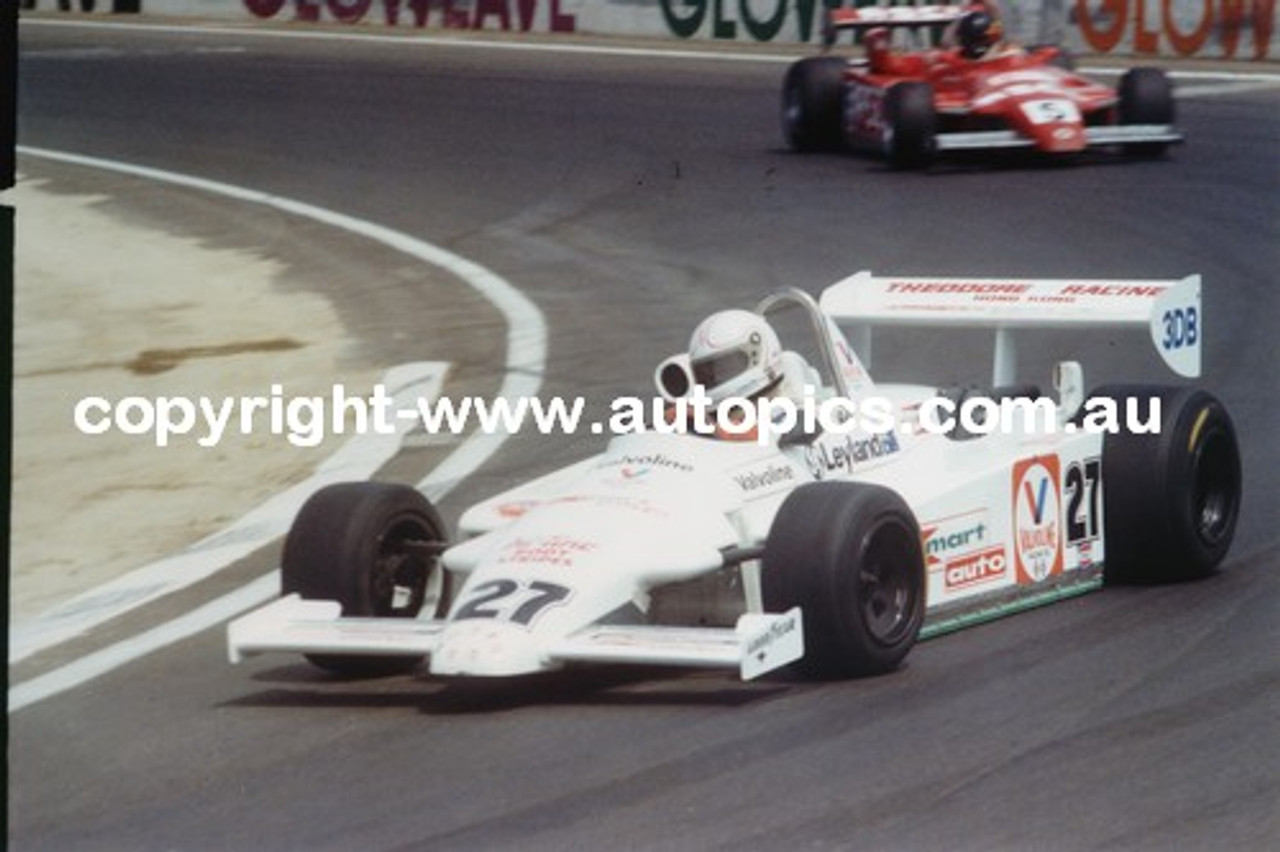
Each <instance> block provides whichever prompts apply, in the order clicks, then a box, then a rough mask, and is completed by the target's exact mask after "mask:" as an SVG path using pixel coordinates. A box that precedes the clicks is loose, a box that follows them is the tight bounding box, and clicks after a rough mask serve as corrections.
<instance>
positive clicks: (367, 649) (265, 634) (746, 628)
mask: <svg viewBox="0 0 1280 852" xmlns="http://www.w3.org/2000/svg"><path fill="white" fill-rule="evenodd" d="M801 618H802V617H801V613H800V610H799V609H798V608H797V609H792V610H790V611H789V612H785V613H781V614H762V613H748V614H746V615H743V616H741V617H739V619H738V622H737V624H736V626H734V627H731V628H730V627H723V628H714V627H665V626H648V625H635V626H624V625H607V626H605V625H592V626H589V627H586V628H584V629H582V630H579V631H577V632H576V633H571V634H569V635H568V636H564V637H553V638H549V639H543V640H540V639H539V638H538V637H537V636H536V635H533V634H531V635H530V641H531V642H534V643H536V644H537V645H538V646H539V647H538V652H539V656H540V657H541V658H542V659H543V660H544V661H545V663H546V667H547V668H548V669H551V668H556V667H558V666H559V665H561V664H564V663H569V662H594V663H630V664H639V665H662V666H690V667H697V668H736V669H738V672H739V674H740V675H741V677H742V679H743V680H750V679H752V678H756V677H759V676H760V675H762V674H765V673H767V672H770V671H773V670H774V669H777V668H780V667H782V666H785V665H786V664H787V663H790V662H794V661H795V660H798V659H800V657H802V656H803V655H804V629H803V623H802V620H801ZM447 625H448V622H446V621H443V620H438V619H437V620H429V621H418V620H413V619H401V618H343V617H342V606H341V605H340V604H339V603H337V602H336V601H317V600H303V599H302V598H301V597H299V596H298V595H296V594H295V595H288V596H286V597H283V598H281V599H280V600H278V601H275V602H274V603H271V604H268V605H267V606H264V607H262V608H261V609H258V610H255V611H254V612H251V613H249V614H247V615H244V616H241V617H240V618H238V619H236V620H235V621H233V622H231V624H230V625H229V626H228V627H227V650H228V655H229V657H230V659H231V662H233V663H238V662H240V661H241V660H242V659H244V658H245V657H247V656H251V655H254V654H262V653H267V652H273V651H284V652H294V653H303V654H338V655H352V656H405V657H421V656H429V655H431V654H433V653H434V652H435V651H436V650H437V649H438V648H439V647H440V644H441V637H442V635H443V634H444V631H445V628H446V626H447Z"/></svg>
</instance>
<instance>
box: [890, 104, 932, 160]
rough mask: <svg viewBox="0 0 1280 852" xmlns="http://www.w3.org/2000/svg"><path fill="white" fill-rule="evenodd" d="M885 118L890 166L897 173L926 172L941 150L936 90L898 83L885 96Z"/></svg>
mask: <svg viewBox="0 0 1280 852" xmlns="http://www.w3.org/2000/svg"><path fill="white" fill-rule="evenodd" d="M884 114H885V122H886V123H887V124H888V134H889V135H888V138H887V139H886V140H885V155H886V156H887V157H888V158H889V164H890V165H892V166H893V167H894V168H895V169H922V168H925V167H927V166H928V165H929V164H930V163H932V162H933V158H934V156H935V155H936V153H937V149H938V139H937V123H938V117H937V112H936V110H935V109H934V106H933V86H931V85H929V84H928V83H898V84H897V85H896V86H893V87H892V88H891V89H889V92H888V94H887V95H885V103H884Z"/></svg>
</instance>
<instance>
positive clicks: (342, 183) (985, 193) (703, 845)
mask: <svg viewBox="0 0 1280 852" xmlns="http://www.w3.org/2000/svg"><path fill="white" fill-rule="evenodd" d="M21 51H22V68H21V75H22V76H21V81H22V102H21V103H22V106H21V121H20V128H21V134H22V140H21V141H23V142H24V143H25V144H28V145H38V146H42V147H47V148H57V149H65V150H73V151H80V152H84V153H91V154H94V155H97V156H102V157H110V158H116V159H120V160H126V161H130V162H137V163H143V164H146V165H150V166H154V167H158V168H164V169H172V170H175V171H180V172H187V173H192V174H197V175H201V176H204V177H209V178H214V179H220V180H225V181H228V182H232V183H238V184H249V185H255V186H259V187H260V188H262V189H264V190H266V191H268V192H272V193H276V194H279V195H282V196H286V197H295V198H298V199H300V200H303V201H307V202H310V203H313V204H319V205H321V206H327V207H332V208H335V209H340V210H343V211H344V212H348V213H351V214H353V215H358V216H363V217H365V218H368V219H371V220H374V221H378V222H381V223H384V224H387V225H390V226H392V227H396V228H399V229H401V230H404V231H407V232H409V233H413V234H415V235H420V236H422V237H424V238H426V239H429V240H431V241H433V242H435V243H438V244H443V245H446V246H447V247H449V248H450V249H451V250H453V251H456V252H459V253H461V254H464V255H466V256H469V257H472V258H474V259H476V260H477V261H479V262H481V263H483V264H485V265H487V266H489V267H491V268H493V269H495V270H496V271H498V272H499V273H500V274H502V275H504V276H506V277H508V278H509V279H510V280H512V281H513V282H515V283H516V284H517V285H518V286H520V287H521V288H522V289H524V290H525V292H526V293H527V294H529V295H530V296H531V297H532V298H533V299H534V300H535V301H537V302H538V303H539V304H540V305H541V307H542V308H543V310H544V311H545V312H546V314H547V315H548V318H549V320H550V325H551V351H550V360H549V372H548V376H547V377H546V385H545V387H544V393H546V394H552V393H565V394H571V393H584V394H587V395H589V396H591V397H592V398H593V399H594V400H595V401H596V402H598V403H599V402H602V401H604V400H607V399H608V398H609V397H610V396H611V395H613V394H615V393H624V392H626V393H631V392H637V389H640V390H641V391H643V392H647V391H645V390H644V389H645V388H646V387H647V385H646V383H647V381H648V372H649V367H648V366H647V365H650V364H653V363H656V361H657V360H659V359H660V358H661V357H662V356H664V355H665V354H668V353H670V352H672V351H675V350H676V349H678V348H679V347H680V346H681V345H682V344H683V342H684V339H685V337H686V336H687V334H688V331H689V330H690V329H691V328H692V326H693V325H694V324H695V323H696V321H697V320H698V319H699V318H700V317H701V316H702V315H703V314H705V313H706V312H708V311H710V310H713V309H716V308H718V307H721V306H724V305H727V304H733V305H745V304H749V303H750V301H751V300H752V299H753V298H754V297H755V296H757V295H759V294H761V293H762V292H764V291H765V290H767V289H769V288H771V287H774V286H778V285H782V284H793V285H797V286H801V287H804V288H806V289H809V290H811V291H816V290H817V289H818V288H820V287H822V286H823V285H825V284H827V283H830V282H831V281H833V280H835V279H836V278H837V277H839V276H841V275H844V274H846V273H848V272H850V271H853V270H855V269H858V268H869V269H873V270H877V271H885V272H895V273H903V274H933V273H938V274H967V275H1005V274H1009V275H1026V274H1034V275H1043V276H1079V277H1089V276H1117V277H1175V276H1181V275H1183V274H1186V273H1188V272H1193V271H1194V272H1200V273H1202V274H1203V275H1204V276H1205V280H1206V282H1207V286H1206V301H1207V310H1206V313H1207V315H1208V328H1209V333H1210V335H1211V336H1210V337H1209V338H1208V352H1207V363H1206V371H1205V375H1206V378H1205V384H1206V385H1207V386H1208V387H1209V388H1211V389H1212V390H1214V391H1215V392H1216V393H1217V394H1218V395H1219V396H1221V397H1222V398H1223V400H1224V401H1225V402H1226V403H1227V405H1228V407H1229V408H1230V409H1231V410H1232V412H1233V413H1234V415H1235V417H1236V420H1237V428H1238V429H1239V432H1240V435H1241V440H1242V443H1243V447H1244V454H1245V462H1246V474H1247V493H1246V499H1247V505H1246V514H1245V516H1244V518H1243V519H1242V523H1241V526H1240V531H1239V536H1238V538H1237V545H1236V548H1235V551H1234V553H1233V556H1232V558H1231V559H1230V560H1229V562H1228V564H1227V565H1226V566H1225V568H1224V570H1223V571H1222V572H1221V573H1220V574H1219V575H1218V576H1217V577H1215V578H1213V579H1211V580H1209V581H1206V582H1202V583H1198V584H1193V585H1187V586H1176V587H1168V588H1157V589H1108V590H1106V591H1104V592H1103V593H1100V594H1097V595H1092V596H1088V597H1086V598H1083V599H1079V600H1076V601H1073V602H1069V603H1066V604H1062V605H1058V606H1055V607H1052V608H1049V609H1046V610H1042V611H1039V612H1036V613H1031V614H1028V615H1024V616H1020V617H1015V618H1012V619H1007V620H1005V621H1003V622H998V623H995V624H992V625H988V626H985V627H982V628H978V629H975V630H971V631H969V632H966V633H962V634H958V635H955V636H952V637H948V638H945V639H941V640H938V641H935V642H930V643H927V644H924V645H922V646H920V647H919V648H917V649H916V650H915V651H914V652H913V653H912V655H911V657H910V658H909V665H908V666H907V667H906V668H905V669H904V670H903V671H901V672H899V673H897V674H895V675H893V676H890V677H884V678H879V679H876V680H872V681H862V682H854V683H835V684H797V683H788V682H785V681H769V682H765V683H756V684H750V685H743V684H739V683H737V682H735V681H734V680H732V678H727V677H725V676H722V675H718V674H717V675H703V674H695V675H687V674H679V675H677V674H672V673H669V672H645V673H642V674H636V673H633V672H621V673H620V672H615V671H609V670H605V671H597V672H593V673H590V674H587V675H585V676H573V677H568V676H563V677H549V678H541V679H535V680H533V681H531V682H527V683H523V684H519V685H516V686H508V687H506V688H497V689H493V690H488V691H483V692H475V691H471V690H462V689H459V688H456V687H449V686H442V685H439V684H432V683H425V682H422V681H417V680H413V679H409V678H402V679H390V680H379V681H370V682H363V683H345V684H343V683H336V682H333V681H330V680H327V679H326V678H324V677H322V676H320V675H318V674H316V673H315V672H314V671H312V670H311V669H309V668H308V667H307V666H305V665H303V664H301V663H300V662H297V663H295V662H294V661H291V660H284V659H268V660H263V661H255V662H253V663H251V664H249V665H246V666H243V667H239V668H234V669H233V668H230V667H228V666H226V665H225V664H224V662H223V650H222V635H221V631H209V632H206V633H203V634H201V635H200V636H198V637H196V638H194V639H192V640H190V641H187V642H183V643H180V644H178V645H175V646H173V647H171V648H169V649H166V650H164V651H161V652H158V653H155V654H153V655H151V656H149V657H147V658H145V659H143V660H141V661H139V662H137V663H135V664H132V665H130V666H128V667H126V668H124V669H122V670H120V671H117V672H115V673H113V674H111V675H110V676H108V677H105V678H103V679H101V680H97V681H94V682H92V683H90V684H89V685H87V686H85V687H82V688H79V689H76V690H73V691H71V692H69V693H66V694H64V695H61V696H58V697H55V698H53V699H50V700H48V701H46V702H43V703H41V704H38V705H36V706H34V707H32V708H30V709H27V710H23V711H20V712H18V713H15V714H13V715H12V716H11V718H10V791H9V792H10V807H9V820H10V825H9V832H10V838H9V839H10V846H11V848H14V849H50V850H74V849H138V850H143V849H146V850H150V849H192V850H203V849H248V848H253V849H264V850H275V849H280V850H287V849H301V848H307V849H314V850H327V849H335V850H336V849H420V848H432V849H437V848H438V849H468V850H471V849H494V848H512V849H517V848H518V849H548V850H552V849H555V850H559V849H566V848H581V849H596V848H602V847H606V846H620V847H623V848H654V849H707V848H719V847H725V848H729V847H733V848H775V847H778V846H786V847H790V848H851V847H856V848H865V849H889V850H897V849H912V850H916V849H948V850H953V849H1004V848H1008V849H1026V848H1043V849H1096V848H1124V849H1133V848H1151V849H1177V848H1188V849H1208V848H1262V847H1263V846H1264V845H1266V839H1267V838H1271V839H1272V840H1274V838H1275V837H1276V836H1277V834H1278V833H1280V826H1278V824H1277V805H1276V802H1277V801H1278V800H1280V784H1278V783H1277V777H1276V770H1275V767H1276V766H1280V733H1278V731H1277V703H1278V696H1280V689H1278V686H1280V684H1278V683H1277V681H1278V678H1277V672H1278V671H1280V665H1278V664H1277V658H1276V650H1275V649H1276V648H1277V647H1280V551H1278V550H1277V544H1278V539H1277V535H1276V532H1275V529H1274V526H1275V520H1276V519H1277V518H1278V517H1280V497H1278V495H1277V488H1276V486H1275V484H1274V481H1275V475H1276V471H1277V470H1280V459H1278V453H1277V445H1276V440H1275V436H1276V434H1277V433H1278V432H1280V415H1278V409H1277V404H1276V401H1275V397H1276V383H1275V376H1274V373H1275V369H1276V367H1277V366H1280V348H1278V345H1277V343H1276V338H1277V330H1278V328H1277V321H1276V317H1277V316H1280V295H1277V291H1276V289H1275V286H1274V277H1275V274H1276V272H1277V271H1280V254H1278V253H1277V252H1278V251H1280V233H1278V227H1280V225H1278V223H1280V168H1278V166H1277V161H1276V159H1275V158H1274V156H1272V155H1270V154H1269V153H1268V152H1269V151H1272V150H1273V149H1274V145H1275V140H1276V139H1277V138H1280V110H1278V109H1277V105H1280V97H1278V96H1277V93H1276V91H1275V90H1274V89H1273V90H1270V91H1260V92H1254V93H1243V94H1236V95H1224V96H1219V97H1215V98H1211V99H1210V98H1205V99H1194V100H1188V101H1185V102H1184V103H1183V104H1182V113H1181V115H1182V123H1183V124H1184V125H1185V127H1186V128H1187V130H1188V135H1189V137H1190V140H1191V142H1190V143H1189V144H1188V145H1186V146H1185V147H1183V148H1182V149H1180V150H1178V151H1177V152H1176V153H1175V155H1174V156H1173V157H1172V158H1171V159H1170V160H1168V161H1165V162H1154V163H1137V164H1124V165H1112V164H1110V163H1105V162H1101V163H1095V164H1090V165H1084V166H1079V167H1049V168H1044V167H1039V166H1030V165H1027V164H1015V165H1007V166H995V167H991V166H990V164H987V165H983V166H973V165H969V164H966V165H962V166H958V167H948V168H942V169H937V170H935V171H933V172H931V173H929V174H926V175H916V174H895V173H891V172H888V171H886V170H885V169H884V168H883V167H882V166H880V165H879V164H878V163H875V162H874V161H866V160H857V159H847V158H840V157H813V158H801V157H797V156H794V155H791V154H789V153H786V152H784V151H783V150H781V148H780V144H779V136H778V131H777V119H776V90H777V84H778V81H779V79H780V76H781V71H782V66H781V65H778V64H773V63H760V64H752V63H737V62H734V63H725V62H711V61H707V62H702V61H694V60H687V59H682V60H662V61H660V60H653V59H646V58H640V57H637V58H622V57H616V56H613V57H609V56H571V55H556V54H543V53H521V52H509V51H504V52H494V51H491V50H487V49H484V48H481V47H467V48H461V47H445V46H439V45H437V46H422V45H416V46H396V45H392V44H377V45H360V44H352V43H349V42H342V43H335V42H329V43H312V42H306V41H293V40H289V41H282V40H264V39H258V38H253V37H250V36H247V35H246V36H225V35H224V36H196V35H175V34H172V33H170V34H140V33H134V32H119V31H106V30H101V29H89V28H51V27H31V26H25V25H24V28H23V31H22V48H21ZM34 168H35V167H34V164H33V169H34ZM361 262H363V263H376V262H383V261H377V260H376V259H363V260H362V261H361ZM388 280H389V281H390V282H391V283H389V284H388V287H389V288H390V287H407V286H411V285H407V284H403V283H399V282H397V281H396V280H395V276H394V275H390V274H389V279H388ZM335 296H338V297H340V294H337V293H335ZM444 307H447V306H444ZM471 307H473V308H474V307H475V306H474V305H472V306H471ZM407 319H408V321H409V322H411V323H414V324H415V325H416V326H418V327H420V328H423V329H425V330H427V331H432V328H433V327H432V323H433V322H435V323H437V324H438V323H439V320H438V318H435V315H434V314H433V313H432V312H431V311H426V310H424V311H423V312H422V315H421V316H420V317H414V316H409V317H408V318H407ZM475 323H476V325H475V328H487V327H488V326H486V325H485V323H492V317H484V316H478V317H477V318H476V319H475ZM454 325H455V329H454V333H459V331H458V328H457V327H456V326H458V325H460V326H461V333H462V334H466V333H467V328H468V327H467V325H466V323H465V322H463V323H460V324H457V323H455V324H454ZM377 346H379V347H383V348H385V349H387V350H393V351H389V352H388V355H389V356H394V357H396V358H398V359H400V360H407V359H410V358H413V357H417V355H418V353H417V351H416V350H415V347H414V345H413V343H412V341H411V340H410V341H408V342H397V339H395V338H394V337H382V338H380V339H379V340H378V341H377ZM1078 346H1079V344H1076V345H1075V348H1073V346H1072V344H1071V343H1070V342H1069V341H1066V340H1059V339H1057V338H1051V339H1049V340H1047V341H1046V343H1045V346H1044V350H1043V351H1042V352H1039V353H1026V354H1034V355H1035V356H1036V357H1032V358H1028V359H1027V363H1026V373H1027V374H1028V375H1031V376H1047V369H1048V365H1049V364H1050V363H1051V362H1052V360H1054V359H1055V358H1058V357H1066V356H1068V355H1082V356H1083V359H1084V360H1085V361H1086V367H1087V369H1088V368H1092V369H1091V370H1090V377H1091V379H1093V380H1094V381H1097V382H1101V381H1105V380H1107V379H1111V378H1148V379H1157V380H1158V379H1160V378H1162V377H1161V376H1160V373H1159V370H1158V366H1157V365H1156V364H1155V363H1154V358H1153V357H1152V356H1148V355H1147V354H1146V353H1145V352H1144V351H1143V349H1142V347H1141V346H1132V347H1130V346H1128V345H1127V344H1124V343H1120V342H1116V341H1110V340H1107V339H1106V338H1098V339H1091V340H1090V341H1088V343H1087V345H1086V348H1087V349H1089V350H1090V351H1085V352H1079V351H1078ZM882 356H883V357H882ZM877 357H878V358H880V359H881V363H884V364H885V365H890V364H892V367H893V369H892V371H891V373H890V377H895V376H896V374H897V373H899V372H901V373H903V374H904V375H906V376H920V375H922V374H923V375H926V376H928V377H930V378H934V379H936V380H937V381H940V382H945V381H957V380H966V379H980V378H981V377H982V376H983V375H984V374H985V372H986V360H985V359H986V357H987V354H986V352H985V350H984V349H983V348H982V347H981V346H980V345H979V344H977V343H976V342H974V341H970V340H967V339H952V338H950V337H948V338H945V339H944V338H937V337H932V336H929V337H926V336H914V337H908V338H905V339H903V340H901V341H898V342H897V343H896V344H892V345H889V346H886V347H884V348H883V349H882V350H881V351H878V352H877ZM471 369H472V371H473V372H474V374H475V375H476V376H477V377H478V378H479V379H480V380H483V379H484V378H485V370H484V369H482V368H479V367H475V366H473V367H472V368H471ZM962 369H963V370H964V371H963V372H962V371H961V370H962ZM494 376H496V368H494V370H493V371H492V375H490V376H489V378H493V377H494ZM597 445H598V439H594V438H586V437H577V438H574V437H566V438H559V439H544V438H537V437H536V436H533V435H529V436H526V437H522V438H519V439H517V440H516V441H515V442H513V443H511V444H509V445H508V449H506V450H504V451H503V452H502V454H501V455H500V457H499V458H498V459H497V460H496V461H495V462H494V463H493V464H491V465H490V466H488V467H487V468H486V469H485V470H484V471H483V472H482V474H481V475H479V476H477V477H474V478H473V479H472V480H471V481H470V482H469V483H468V484H467V485H466V486H465V487H464V488H462V489H460V490H459V491H458V492H455V494H454V496H453V497H452V498H451V499H450V501H449V504H448V505H447V506H446V507H445V508H446V509H447V511H448V512H449V513H450V514H456V512H457V511H458V508H459V507H460V506H462V505H464V504H465V503H466V502H467V501H469V500H471V499H474V498H477V497H479V496H482V495H483V494H487V493H490V492H491V491H492V490H493V488H495V487H497V486H500V485H503V484H509V483H512V482H515V481H518V480H520V479H522V478H525V477H527V476H529V475H531V474H533V473H536V472H541V471H542V470H545V469H547V468H549V467H551V466H554V465H556V464H558V463H560V462H563V461H567V460H570V459H573V458H577V457H580V456H581V455H583V454H585V453H586V452H588V451H590V450H592V449H594V448H595V447H596V446H597ZM401 467H402V468H406V469H402V470H398V471H397V475H402V476H404V477H419V476H421V475H423V474H424V473H425V470H412V469H407V468H411V464H410V462H402V464H401ZM273 558H274V554H273V553H264V554H261V555H260V558H257V559H255V560H249V563H246V564H245V565H242V566H238V567H237V569H236V571H235V572H233V573H232V575H231V580H228V582H231V581H232V580H234V578H235V577H249V576H256V575H257V574H261V573H263V572H265V571H266V570H267V569H268V568H269V567H270V565H271V564H272V560H273ZM250 563H251V564H250ZM197 591H198V590H197ZM189 605H190V602H189V601H187V600H185V599H184V600H181V601H173V602H170V603H169V606H172V607H174V608H177V607H182V606H189ZM172 614H175V613H170V615H172ZM117 629H119V630H124V628H123V627H122V628H117Z"/></svg>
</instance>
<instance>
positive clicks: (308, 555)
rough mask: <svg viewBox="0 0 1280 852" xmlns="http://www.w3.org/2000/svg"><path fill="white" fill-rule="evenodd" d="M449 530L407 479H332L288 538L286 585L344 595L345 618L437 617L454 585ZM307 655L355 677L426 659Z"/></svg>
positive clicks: (322, 596) (331, 596)
mask: <svg viewBox="0 0 1280 852" xmlns="http://www.w3.org/2000/svg"><path fill="white" fill-rule="evenodd" d="M444 529H445V528H444V523H443V522H442V521H441V520H440V516H439V514H438V513H437V512H436V510H435V507H433V506H432V505H431V503H430V501H428V500H427V498H426V497H424V496H423V495H422V494H421V493H419V492H418V491H417V490H415V489H413V488H410V487H408V486H405V485H394V484H388V483H379V482H346V483H340V484H337V485H330V486H327V487H325V488H322V489H320V490H319V491H317V492H316V493H315V494H313V495H311V497H310V498H309V499H308V500H307V502H306V503H305V504H303V506H302V509H301V510H300V511H299V512H298V516H297V518H295V519H294V522H293V525H292V527H291V528H290V529H289V534H288V536H286V538H285V542H284V554H283V556H282V558H281V578H282V583H281V585H282V589H281V591H282V592H283V594H286V595H289V594H294V593H296V594H299V595H301V596H302V597H303V598H307V599H314V600H332V601H338V602H339V603H340V604H342V615H343V616H345V617H373V618H416V617H418V615H419V614H420V613H425V614H426V615H428V616H438V615H440V614H441V612H442V611H443V608H444V604H445V597H446V592H447V573H446V572H445V570H444V567H443V566H442V565H441V564H440V558H439V554H440V551H441V550H442V549H443V545H444V542H445V540H446V536H445V532H444ZM307 659H308V660H310V661H311V662H312V663H314V664H316V665H317V666H320V667H321V668H323V669H327V670H329V671H332V672H335V673H337V674H342V675H348V676H356V677H370V676H377V675H384V674H394V673H398V672H403V671H408V670H410V669H412V668H414V667H415V666H416V665H417V664H418V663H419V662H420V660H421V658H420V657H378V656H339V655H325V654H308V655H307Z"/></svg>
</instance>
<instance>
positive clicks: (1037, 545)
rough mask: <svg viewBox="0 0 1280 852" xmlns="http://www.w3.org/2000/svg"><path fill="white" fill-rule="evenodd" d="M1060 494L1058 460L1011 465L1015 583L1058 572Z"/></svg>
mask: <svg viewBox="0 0 1280 852" xmlns="http://www.w3.org/2000/svg"><path fill="white" fill-rule="evenodd" d="M1061 527H1062V492H1061V484H1060V479H1059V470H1058V457H1057V456H1041V457H1038V458H1032V459H1022V460H1021V461H1019V462H1017V463H1016V464H1014V466H1013V543H1014V544H1013V549H1014V553H1015V554H1016V559H1015V561H1016V563H1017V566H1018V582H1019V583H1038V582H1040V581H1042V580H1045V579H1047V578H1049V577H1051V576H1053V575H1055V574H1059V573H1061V572H1062V529H1061Z"/></svg>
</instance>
